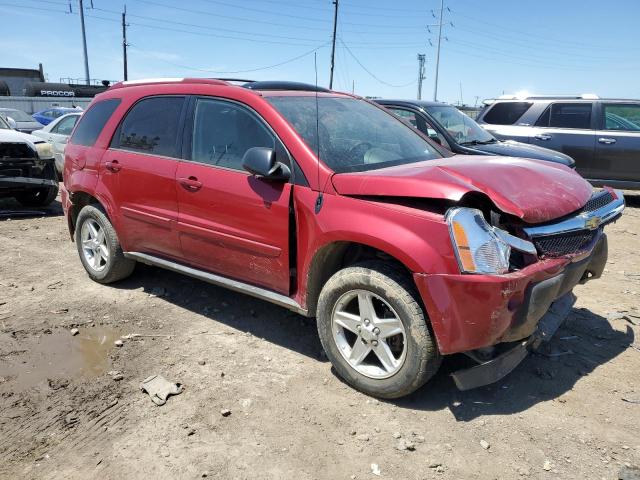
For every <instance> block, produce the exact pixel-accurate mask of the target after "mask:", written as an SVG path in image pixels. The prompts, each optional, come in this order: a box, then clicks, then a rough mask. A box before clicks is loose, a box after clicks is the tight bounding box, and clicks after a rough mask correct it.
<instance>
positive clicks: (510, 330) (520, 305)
mask: <svg viewBox="0 0 640 480" xmlns="http://www.w3.org/2000/svg"><path fill="white" fill-rule="evenodd" d="M606 261H607V239H606V235H604V234H602V235H601V236H600V238H599V240H598V241H597V243H596V245H595V246H594V248H593V249H592V250H591V251H590V252H588V253H586V254H583V255H582V256H577V257H573V258H567V257H563V258H553V259H548V260H542V261H539V262H537V263H535V264H533V265H530V266H528V267H526V268H524V269H522V270H520V271H517V272H513V273H509V274H507V275H425V274H414V279H415V282H416V285H417V286H418V290H419V291H420V294H421V296H422V299H423V301H424V304H425V307H426V309H427V313H428V314H429V318H430V320H431V324H432V327H433V331H434V334H435V336H436V339H437V341H438V347H439V349H440V352H441V353H442V354H452V353H460V352H467V351H470V350H476V349H479V348H485V347H490V346H494V345H496V344H498V343H503V342H513V341H518V340H523V339H527V338H528V337H530V336H531V335H533V334H534V332H535V331H536V329H537V327H538V323H539V321H540V319H541V318H542V317H543V316H544V315H545V313H547V311H548V310H549V308H550V307H551V305H552V303H553V302H554V301H555V300H557V299H558V298H560V297H562V296H564V295H566V294H567V293H569V292H571V290H572V289H573V287H574V286H575V285H577V284H578V283H581V282H584V281H586V280H588V279H593V278H598V277H600V275H601V274H602V271H603V270H604V266H605V263H606Z"/></svg>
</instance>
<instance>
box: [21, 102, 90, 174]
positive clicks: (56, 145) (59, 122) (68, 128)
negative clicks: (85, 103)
mask: <svg viewBox="0 0 640 480" xmlns="http://www.w3.org/2000/svg"><path fill="white" fill-rule="evenodd" d="M80 115H82V112H78V113H75V112H73V113H67V114H66V115H62V116H61V117H58V118H56V119H55V120H54V121H53V122H51V123H50V124H49V125H47V126H46V127H44V128H42V129H40V130H35V131H34V132H32V133H31V135H35V136H36V137H39V138H42V139H43V140H46V141H47V142H49V143H50V144H51V145H52V146H53V154H54V156H55V158H56V170H57V171H58V176H59V178H62V171H63V170H64V147H65V146H66V145H67V141H68V140H69V136H70V135H71V132H72V131H73V127H75V125H76V123H77V122H78V119H79V118H80Z"/></svg>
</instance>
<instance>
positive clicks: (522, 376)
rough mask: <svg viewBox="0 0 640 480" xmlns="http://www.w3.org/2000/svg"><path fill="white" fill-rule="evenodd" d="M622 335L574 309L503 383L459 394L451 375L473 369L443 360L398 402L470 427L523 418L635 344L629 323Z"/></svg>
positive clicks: (454, 359) (464, 362)
mask: <svg viewBox="0 0 640 480" xmlns="http://www.w3.org/2000/svg"><path fill="white" fill-rule="evenodd" d="M616 322H622V324H621V325H620V326H623V327H624V330H625V331H624V332H623V331H619V330H615V329H614V328H613V327H612V325H611V324H610V323H609V321H608V320H607V319H606V318H604V317H602V316H600V315H597V314H595V313H593V312H591V311H590V310H587V309H584V308H580V309H575V308H574V309H573V310H572V311H571V313H570V314H569V317H568V318H567V319H566V320H565V322H564V323H563V324H562V326H561V327H560V329H559V330H558V331H557V332H556V334H555V335H554V337H553V338H552V339H551V341H550V342H549V343H548V344H543V346H542V347H541V348H540V350H539V351H538V352H535V353H532V354H530V355H529V356H528V357H527V358H526V359H525V360H524V361H523V362H522V363H521V364H520V365H519V366H518V367H516V369H515V370H514V371H513V372H511V373H510V374H509V375H507V376H506V377H505V378H503V379H502V380H501V381H499V382H497V383H495V384H492V385H488V386H486V387H481V388H477V389H474V390H469V391H466V392H461V391H459V390H457V388H456V387H455V385H454V384H453V381H452V380H451V378H450V376H449V374H450V373H451V372H453V371H455V370H457V369H459V368H466V367H467V366H471V365H473V364H472V363H469V361H468V359H467V358H466V357H465V356H463V355H458V356H451V357H448V358H447V359H445V362H443V365H442V367H441V369H440V372H439V373H438V374H437V375H436V377H434V378H433V379H432V380H431V382H429V383H427V384H426V385H425V386H424V387H422V388H421V389H420V390H418V391H417V392H415V393H414V394H412V395H410V396H408V397H405V398H403V399H400V400H397V401H395V402H394V403H395V404H396V405H398V406H399V407H401V408H410V409H417V410H440V409H443V408H448V409H449V410H450V411H451V413H452V414H453V415H454V417H455V418H456V420H458V421H463V422H467V421H470V420H473V419H475V418H477V417H481V416H485V415H504V414H511V413H519V412H522V411H525V410H527V409H529V408H530V407H532V406H533V405H535V404H537V403H540V402H545V401H549V400H559V401H560V402H562V401H563V400H562V398H561V397H562V395H563V394H565V393H567V392H569V391H570V390H572V389H573V387H574V386H575V384H576V383H577V382H578V381H579V380H580V379H581V378H583V377H585V376H587V375H589V374H591V373H592V372H593V371H594V370H595V369H597V368H598V367H599V366H600V365H603V364H605V363H607V362H609V361H610V360H612V359H613V358H615V357H616V356H618V355H619V354H620V353H622V352H623V351H624V350H626V349H627V348H629V346H630V345H631V344H633V342H634V333H633V330H632V329H631V327H630V326H629V325H628V324H626V325H623V324H624V323H625V320H616Z"/></svg>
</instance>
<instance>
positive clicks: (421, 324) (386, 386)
mask: <svg viewBox="0 0 640 480" xmlns="http://www.w3.org/2000/svg"><path fill="white" fill-rule="evenodd" d="M379 275H381V274H380V273H379V272H377V271H375V270H368V269H366V268H362V267H360V268H358V267H355V268H354V267H351V268H348V269H345V270H342V271H340V272H338V273H337V274H336V275H334V276H333V277H332V278H331V279H330V280H329V281H328V282H327V284H326V285H325V287H324V288H323V290H322V292H321V294H320V299H319V302H318V310H317V312H316V313H317V322H318V333H319V335H320V340H321V342H322V345H323V347H324V349H325V352H326V354H327V356H328V357H329V359H330V360H331V363H332V364H333V366H334V368H335V369H336V372H337V373H338V375H339V376H341V377H342V378H343V379H344V380H345V381H346V382H347V383H349V384H350V385H352V386H353V387H355V388H356V389H358V390H360V391H363V392H364V393H367V394H370V395H373V396H377V397H381V398H397V397H400V396H403V395H406V394H408V393H411V392H412V391H414V390H416V389H417V388H419V387H420V386H421V385H423V384H424V383H425V382H426V381H427V380H428V379H429V378H430V377H431V376H432V375H433V372H435V370H437V368H438V366H439V363H440V357H439V354H438V352H437V349H436V348H435V342H434V341H433V338H432V335H431V333H430V331H429V328H428V326H427V321H426V318H425V316H424V313H423V311H422V308H421V307H420V304H419V303H418V302H417V299H416V298H415V297H414V295H415V294H413V292H410V291H407V289H406V288H404V287H403V286H402V285H400V284H399V283H398V282H396V281H394V280H393V279H391V278H389V277H386V276H385V278H384V279H382V278H379ZM382 275H384V274H382ZM356 289H362V290H368V291H371V292H373V293H375V294H376V295H378V296H380V297H381V298H383V299H384V300H385V301H386V302H388V303H389V305H390V306H391V307H392V308H393V309H394V310H395V312H396V313H397V314H398V316H399V317H400V320H401V321H402V324H403V325H404V329H405V341H406V347H407V352H406V356H405V360H404V363H403V365H402V367H400V370H398V371H397V372H396V373H395V374H394V375H393V376H391V377H389V378H385V379H372V378H369V377H366V376H364V375H362V374H361V373H358V372H357V371H356V370H355V369H353V368H352V367H351V366H350V365H349V364H348V362H347V361H346V360H345V359H344V357H343V356H342V354H341V353H340V351H339V349H338V346H337V345H336V343H335V341H334V339H333V334H332V331H331V318H332V313H333V308H334V306H335V305H336V303H337V301H338V300H339V299H340V297H341V296H342V295H344V294H345V293H347V292H348V291H350V290H356ZM406 296H410V297H411V298H412V299H413V300H414V302H413V303H407V302H406V299H407V297H406ZM403 297H404V298H403ZM427 362H429V363H430V367H434V368H425V364H426V363H427Z"/></svg>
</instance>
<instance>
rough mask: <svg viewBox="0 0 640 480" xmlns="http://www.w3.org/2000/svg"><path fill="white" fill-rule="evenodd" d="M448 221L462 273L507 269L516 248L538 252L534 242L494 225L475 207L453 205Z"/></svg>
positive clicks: (486, 272) (497, 272)
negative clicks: (454, 206)
mask: <svg viewBox="0 0 640 480" xmlns="http://www.w3.org/2000/svg"><path fill="white" fill-rule="evenodd" d="M446 221H447V224H448V226H449V233H450V235H451V242H452V243H453V248H454V251H455V253H456V258H457V260H458V265H459V267H460V271H461V272H462V273H481V274H502V273H507V272H508V271H509V257H510V255H511V249H512V248H514V249H516V250H519V251H522V252H525V253H528V254H531V255H535V254H536V249H535V247H534V246H533V244H532V243H531V242H528V241H526V240H522V239H521V238H518V237H514V236H513V235H511V234H509V233H507V232H506V231H504V230H501V229H499V228H496V227H492V226H491V225H489V224H488V223H487V222H486V220H485V219H484V216H483V215H482V212H481V211H480V210H477V209H475V208H466V207H458V208H452V209H450V210H449V211H448V212H447V215H446Z"/></svg>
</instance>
